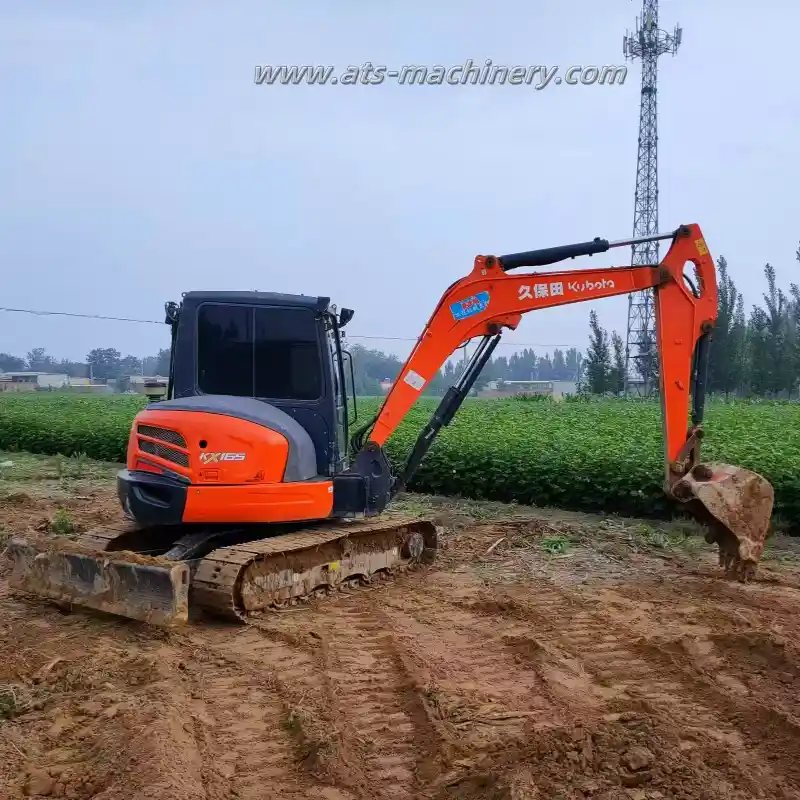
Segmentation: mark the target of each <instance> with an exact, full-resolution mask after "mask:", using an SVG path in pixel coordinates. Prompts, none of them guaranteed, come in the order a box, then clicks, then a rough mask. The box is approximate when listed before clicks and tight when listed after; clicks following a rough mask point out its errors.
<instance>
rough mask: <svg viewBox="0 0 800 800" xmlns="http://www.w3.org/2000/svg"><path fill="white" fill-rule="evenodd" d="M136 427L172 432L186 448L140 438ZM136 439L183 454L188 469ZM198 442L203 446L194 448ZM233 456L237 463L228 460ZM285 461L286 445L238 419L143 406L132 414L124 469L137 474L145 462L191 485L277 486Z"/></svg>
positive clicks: (282, 439)
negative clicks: (172, 473) (186, 458)
mask: <svg viewBox="0 0 800 800" xmlns="http://www.w3.org/2000/svg"><path fill="white" fill-rule="evenodd" d="M140 425H149V426H152V427H154V428H162V429H166V430H169V431H175V432H176V433H179V434H180V435H181V436H182V437H183V439H184V440H185V442H186V447H180V446H176V445H174V444H172V443H167V442H165V441H164V440H162V439H159V438H154V437H152V436H147V435H144V434H142V433H140V432H139V426H140ZM139 440H144V441H149V442H153V443H155V444H156V445H158V446H159V447H163V446H164V445H166V446H167V447H169V448H170V449H172V450H176V451H179V452H181V453H184V454H185V455H186V456H187V457H188V459H189V466H188V467H185V466H182V465H180V464H178V463H176V462H174V461H172V460H169V459H167V458H163V457H160V456H158V455H155V454H153V453H149V452H145V451H144V450H143V449H142V447H141V446H140V444H139ZM201 442H204V443H205V447H201V446H200V443H201ZM222 455H225V456H227V457H228V458H227V460H223V459H222V458H221V457H220V456H222ZM215 456H216V457H215ZM234 456H235V457H236V458H237V459H239V460H230V459H231V458H232V457H234ZM242 456H243V457H242ZM288 457H289V443H288V442H287V441H286V439H285V437H284V436H282V435H281V434H280V433H277V432H276V431H272V430H269V429H268V428H265V427H263V426H262V425H256V423H254V422H248V421H247V420H244V419H238V418H237V417H228V416H224V415H222V414H210V413H207V412H204V411H168V410H163V411H162V410H159V409H158V408H157V407H148V408H146V409H144V410H143V411H140V412H139V413H138V414H137V415H136V418H135V419H134V421H133V426H132V427H131V434H130V438H129V440H128V469H130V470H134V469H141V466H137V462H143V463H145V464H148V463H149V464H152V465H155V466H156V467H162V468H166V469H170V470H172V471H173V472H177V473H178V474H180V475H183V476H185V477H187V478H189V480H190V481H191V483H193V484H196V483H199V484H235V485H239V484H243V483H280V482H281V481H282V480H283V474H284V472H285V470H286V462H287V460H288ZM204 462H205V463H204ZM150 471H152V470H150Z"/></svg>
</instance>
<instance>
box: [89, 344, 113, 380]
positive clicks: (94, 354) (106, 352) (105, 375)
mask: <svg viewBox="0 0 800 800" xmlns="http://www.w3.org/2000/svg"><path fill="white" fill-rule="evenodd" d="M120 360H121V355H120V352H119V350H115V349H114V348H113V347H96V348H95V349H94V350H91V351H90V352H89V354H88V355H87V356H86V363H87V364H88V365H89V368H90V372H91V376H92V377H93V378H95V379H96V380H108V379H109V378H116V377H117V375H118V374H119V365H120Z"/></svg>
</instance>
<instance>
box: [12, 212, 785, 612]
mask: <svg viewBox="0 0 800 800" xmlns="http://www.w3.org/2000/svg"><path fill="white" fill-rule="evenodd" d="M658 239H669V240H670V242H671V243H670V247H669V251H668V252H667V254H666V255H665V257H664V259H663V260H662V261H661V263H659V264H653V265H649V266H634V267H608V268H601V269H578V270H570V271H561V272H528V273H524V274H514V271H516V270H519V269H522V268H526V267H527V268H536V267H542V266H546V265H549V264H555V263H557V262H561V261H565V260H567V259H573V258H576V257H580V256H591V255H593V254H596V253H602V252H605V251H607V250H609V249H610V248H616V247H624V246H630V245H633V244H635V243H637V242H639V241H654V240H658ZM688 264H692V265H693V266H694V276H691V275H690V274H689V273H688V272H686V273H685V267H687V266H688ZM645 290H653V292H654V304H655V316H656V326H657V345H658V357H659V365H660V369H659V376H660V397H661V402H662V410H663V430H664V445H665V472H664V485H663V486H664V490H665V492H666V493H667V495H668V496H669V497H671V498H673V499H674V500H675V501H676V503H677V504H678V506H679V507H683V508H685V509H686V510H687V511H688V512H689V513H690V514H693V515H694V516H695V517H697V518H699V519H700V520H701V522H703V523H704V524H705V525H706V526H707V530H708V533H707V535H706V539H707V541H709V542H716V543H717V544H718V547H719V556H720V564H721V565H722V566H724V567H725V569H726V570H727V572H728V573H730V574H731V575H733V576H736V577H738V578H740V579H745V580H746V579H748V578H749V577H751V576H752V574H753V572H754V570H755V568H756V565H757V563H758V561H759V559H760V557H761V553H762V551H763V546H764V539H765V538H766V536H767V533H768V529H769V524H770V517H771V514H772V505H773V490H772V487H771V486H770V484H769V483H768V482H767V481H766V480H765V479H764V478H763V477H761V476H760V475H757V474H755V473H753V472H750V471H748V470H745V469H742V468H739V467H733V466H730V465H727V464H719V463H701V462H700V443H701V439H702V436H703V428H702V422H703V407H704V400H705V395H706V374H707V370H708V363H709V352H710V351H709V348H710V344H711V338H712V333H713V330H714V324H715V321H716V317H717V282H716V274H715V268H714V262H713V260H712V258H711V256H710V254H709V251H708V248H707V246H706V243H705V241H704V239H703V235H702V232H701V230H700V228H699V227H698V226H697V225H683V226H681V227H679V228H678V229H676V230H675V231H673V232H672V233H668V234H663V235H657V236H652V237H647V238H646V239H636V240H626V241H617V242H609V241H608V240H606V239H599V238H597V239H594V240H592V241H589V242H584V243H579V244H571V245H566V246H561V247H551V248H546V249H541V250H532V251H529V252H525V253H513V254H510V255H505V256H499V257H497V256H478V257H477V258H476V259H475V264H474V267H473V269H472V271H471V272H470V273H469V274H468V275H467V276H465V277H463V278H461V279H460V280H458V281H456V282H455V283H453V284H452V285H451V286H450V287H449V288H448V289H447V290H446V291H445V293H444V295H443V296H442V298H441V300H440V301H439V303H438V305H437V306H436V309H435V310H434V312H433V314H432V315H431V317H430V319H429V321H428V323H427V325H426V326H425V328H424V330H423V331H422V334H421V335H420V337H419V339H418V340H417V342H416V345H415V346H414V349H413V350H412V352H411V355H410V356H409V357H408V359H407V361H406V363H405V364H404V365H403V368H402V370H401V372H400V374H399V376H398V378H397V380H396V382H395V383H394V384H393V385H392V387H391V389H390V390H389V392H388V394H387V396H386V398H385V399H384V401H383V404H382V405H381V407H380V410H379V411H378V413H377V415H376V416H375V417H374V418H373V419H371V420H369V422H368V423H367V424H366V425H362V426H361V427H360V428H359V429H357V430H353V431H351V427H352V423H353V422H354V421H355V419H354V417H355V410H354V409H351V407H350V402H349V400H350V398H348V395H351V397H352V399H353V401H354V400H355V392H354V380H353V368H352V360H351V359H349V357H348V354H347V351H346V350H345V349H344V346H343V336H342V334H341V331H342V329H343V328H344V326H345V325H346V324H347V323H348V322H349V321H350V319H351V318H352V317H353V311H352V310H349V309H344V308H343V309H341V310H337V308H336V306H334V305H331V304H330V301H329V298H327V297H308V296H303V295H282V294H271V293H261V292H188V293H186V294H184V295H183V298H182V302H181V303H180V305H177V304H175V303H168V304H167V305H166V312H167V318H166V321H167V323H168V324H169V325H170V326H171V331H172V346H171V366H170V376H169V383H168V387H167V397H166V399H164V400H162V401H159V402H153V403H150V404H149V405H148V406H147V407H146V408H144V409H143V410H142V411H141V412H140V413H139V414H137V416H136V418H135V419H134V421H133V425H132V428H131V432H130V438H129V441H128V454H127V465H126V469H124V470H122V471H121V472H120V473H119V476H118V494H119V500H120V503H121V505H122V508H123V510H124V513H125V516H126V517H127V518H128V520H129V521H128V522H126V523H124V524H121V525H119V526H118V527H113V526H110V527H109V526H107V527H100V528H97V529H94V530H90V531H88V532H87V533H84V534H83V535H82V536H80V537H79V538H78V539H77V541H70V542H63V541H61V542H59V541H56V540H53V539H41V538H39V539H37V538H26V537H16V538H13V539H12V540H11V542H10V545H9V547H8V550H7V552H8V555H9V556H10V560H11V564H12V570H11V578H10V584H11V586H12V587H14V588H15V589H18V590H22V591H25V592H28V593H32V594H36V595H39V596H43V597H47V598H51V599H53V600H55V601H58V602H59V603H62V604H76V605H79V606H85V607H89V608H93V609H99V610H102V611H106V612H111V613H114V614H118V615H123V616H126V617H131V618H135V619H139V620H144V621H147V622H150V623H153V624H160V625H170V624H179V623H184V622H186V621H188V620H189V619H190V612H191V618H194V611H195V610H202V611H207V612H212V613H215V614H219V615H223V616H227V617H230V618H232V619H242V618H245V617H247V616H248V615H250V614H253V613H262V612H264V611H265V610H267V609H271V608H275V607H278V608H280V607H282V606H285V605H287V604H294V603H296V602H298V601H300V600H306V599H308V598H312V597H322V596H324V595H326V594H328V593H329V592H331V591H333V590H336V589H340V588H343V587H347V586H355V585H357V584H358V583H359V582H369V581H371V580H373V579H377V578H386V576H388V575H391V574H393V573H395V572H397V571H401V570H402V569H404V568H408V567H409V566H413V565H415V564H426V563H427V564H430V563H432V562H434V561H435V558H436V551H437V549H438V543H439V534H440V531H439V529H438V528H437V526H436V525H435V524H434V523H433V521H432V520H430V519H425V518H420V517H412V516H403V515H400V514H399V513H396V512H395V511H394V510H393V509H388V508H387V507H389V506H390V504H391V502H392V500H393V498H394V497H395V496H396V495H397V494H398V492H401V491H402V490H404V489H405V488H406V487H407V486H408V485H409V482H410V480H411V478H412V477H413V475H414V473H415V470H416V469H417V468H418V466H419V464H420V462H421V461H422V459H423V458H424V456H425V454H426V452H427V451H428V449H429V448H430V446H431V443H432V442H433V440H434V438H435V436H436V434H437V433H438V431H439V430H440V429H441V428H442V427H443V426H445V425H448V424H449V423H450V421H451V420H452V419H453V416H454V415H455V413H456V411H457V410H458V408H459V406H460V405H461V403H462V402H463V400H464V399H465V397H467V395H468V393H469V391H470V389H471V387H472V386H473V384H474V382H475V379H476V378H477V377H478V375H479V373H480V372H481V369H482V368H483V366H484V365H485V364H486V363H487V361H488V359H489V358H490V356H491V355H492V351H493V350H494V349H495V347H496V346H497V344H498V342H499V341H500V337H501V334H502V331H503V330H504V329H512V330H513V329H515V328H516V327H517V325H518V324H519V322H520V320H521V318H522V315H523V314H525V313H526V312H529V311H537V310H539V309H542V308H549V307H551V306H559V305H564V304H567V303H577V302H581V301H584V300H595V299H598V298H601V297H611V296H614V295H623V294H629V293H631V292H638V291H645ZM474 338H479V340H480V341H479V344H478V347H477V349H476V351H475V353H474V355H473V357H472V359H471V361H470V362H469V363H468V365H467V367H466V369H465V370H464V372H463V374H462V375H461V376H460V377H459V378H458V380H457V382H456V383H455V384H454V385H453V386H452V387H451V388H450V389H449V390H448V391H447V393H446V394H445V396H444V398H443V399H442V400H441V402H440V404H439V406H438V408H437V410H436V412H435V413H434V414H433V417H432V418H431V420H430V422H429V423H428V424H427V425H426V427H425V428H424V430H423V431H422V432H421V434H420V435H419V438H418V439H417V441H416V444H415V446H414V447H413V449H412V451H411V453H410V456H409V458H408V462H407V463H406V464H405V466H404V468H403V469H402V470H401V471H396V470H395V469H394V468H393V466H392V465H391V463H390V461H389V458H388V457H387V454H386V450H385V445H386V442H387V440H388V439H389V437H390V436H391V435H392V433H393V432H394V431H395V430H396V429H397V427H398V425H399V424H400V423H401V421H402V420H403V418H404V417H405V415H406V414H407V412H408V411H409V409H410V408H411V407H412V406H413V404H414V403H415V401H416V400H417V399H418V398H419V397H420V394H421V393H422V391H423V390H424V389H425V387H426V385H427V384H428V382H429V381H430V380H431V378H432V377H433V376H434V375H436V374H437V372H438V370H439V369H440V368H441V367H442V365H443V364H444V363H445V361H446V360H447V358H448V357H449V356H450V355H451V354H452V353H453V352H454V351H455V350H456V349H457V348H459V347H460V346H462V345H464V344H465V343H467V342H468V341H470V340H472V339H474ZM348 378H350V379H351V387H350V390H349V391H348V388H347V383H348V380H347V379H348ZM690 411H691V413H690ZM690 417H691V418H690Z"/></svg>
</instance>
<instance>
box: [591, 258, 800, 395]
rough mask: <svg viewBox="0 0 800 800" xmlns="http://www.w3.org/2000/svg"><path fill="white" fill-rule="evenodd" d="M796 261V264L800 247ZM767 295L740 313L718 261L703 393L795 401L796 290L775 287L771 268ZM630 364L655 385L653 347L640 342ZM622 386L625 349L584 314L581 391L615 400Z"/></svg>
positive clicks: (799, 353)
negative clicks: (714, 312)
mask: <svg viewBox="0 0 800 800" xmlns="http://www.w3.org/2000/svg"><path fill="white" fill-rule="evenodd" d="M795 258H796V260H797V262H798V264H800V246H799V247H798V248H797V251H796V253H795ZM763 275H764V280H765V283H766V291H765V292H763V293H762V295H761V302H760V303H756V304H754V305H753V306H752V307H751V309H750V312H749V314H746V313H745V306H744V297H743V296H742V293H741V292H740V291H739V290H738V288H737V287H736V283H735V281H734V280H733V278H732V277H731V276H730V273H729V272H728V262H727V261H726V260H725V257H724V256H720V257H719V259H718V260H717V282H718V294H719V299H718V303H717V324H716V327H715V328H714V331H713V334H712V341H711V358H710V362H709V370H708V372H709V375H708V388H709V391H710V392H711V393H714V394H717V395H722V396H725V397H732V396H733V397H766V398H772V399H777V398H791V397H796V396H797V392H798V389H799V388H800V288H798V284H796V283H790V284H789V289H788V292H785V291H784V290H783V289H781V288H780V287H779V286H778V285H777V280H776V275H775V268H774V267H773V266H772V265H771V264H766V265H765V266H764V271H763ZM635 355H637V356H638V358H635V359H632V361H633V363H634V366H635V375H634V376H635V377H638V378H639V379H640V380H642V381H645V382H646V383H648V384H650V385H655V386H657V385H658V354H657V352H656V347H655V342H647V341H645V342H643V344H642V346H641V348H639V352H638V353H636V354H635ZM624 382H625V346H624V342H623V340H622V337H621V336H620V335H619V334H618V333H617V332H616V331H613V332H612V333H611V334H610V335H609V333H608V331H606V330H605V329H604V328H602V327H601V326H600V324H599V322H598V318H597V314H596V313H595V312H594V311H592V312H591V313H590V314H589V348H588V350H587V354H586V363H585V388H586V391H587V392H589V393H591V394H608V393H610V394H620V393H622V391H623V389H624Z"/></svg>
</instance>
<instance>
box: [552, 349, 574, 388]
mask: <svg viewBox="0 0 800 800" xmlns="http://www.w3.org/2000/svg"><path fill="white" fill-rule="evenodd" d="M571 379H572V376H571V375H570V374H569V370H568V369H567V362H566V359H565V358H564V351H563V350H559V349H558V348H556V349H555V350H553V380H554V381H568V380H571Z"/></svg>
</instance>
